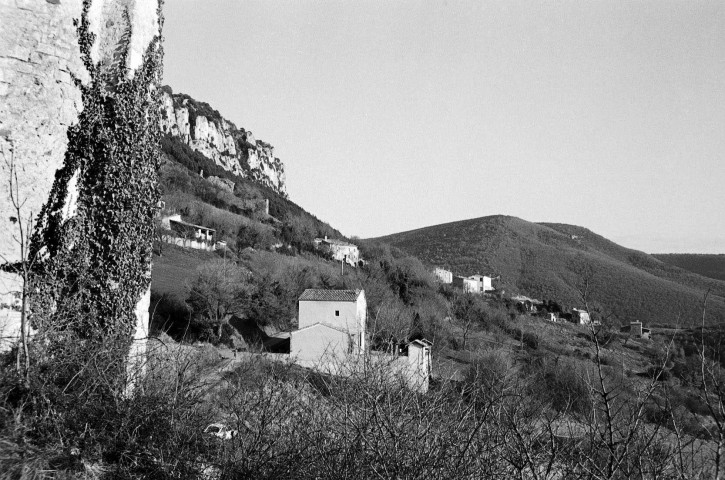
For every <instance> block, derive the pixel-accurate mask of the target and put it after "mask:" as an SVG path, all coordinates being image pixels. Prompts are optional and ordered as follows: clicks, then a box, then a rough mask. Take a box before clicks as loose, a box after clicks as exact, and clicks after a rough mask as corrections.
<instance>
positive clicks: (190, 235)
mask: <svg viewBox="0 0 725 480" xmlns="http://www.w3.org/2000/svg"><path fill="white" fill-rule="evenodd" d="M161 226H162V227H163V228H165V229H167V230H169V231H170V233H169V234H167V235H164V236H163V240H164V241H165V242H167V243H173V244H174V245H178V246H180V247H188V248H195V249H197V250H214V249H215V244H214V235H215V234H216V230H214V229H213V228H209V227H203V226H201V225H194V224H193V223H187V222H185V221H183V220H182V219H181V215H179V214H176V215H169V216H165V217H162V218H161Z"/></svg>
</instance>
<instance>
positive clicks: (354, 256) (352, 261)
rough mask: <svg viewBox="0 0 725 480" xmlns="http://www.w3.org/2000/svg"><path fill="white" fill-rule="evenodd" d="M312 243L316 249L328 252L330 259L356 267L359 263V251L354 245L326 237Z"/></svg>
mask: <svg viewBox="0 0 725 480" xmlns="http://www.w3.org/2000/svg"><path fill="white" fill-rule="evenodd" d="M314 243H315V246H316V247H317V248H319V249H321V250H325V251H328V252H330V253H331V254H332V258H334V259H335V260H337V261H338V262H345V263H347V264H349V265H353V266H357V264H358V262H359V261H360V250H359V249H358V247H357V245H355V244H352V243H349V242H346V241H344V240H337V239H334V238H327V235H325V238H316V239H315V240H314Z"/></svg>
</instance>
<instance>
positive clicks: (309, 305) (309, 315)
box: [298, 291, 367, 353]
mask: <svg viewBox="0 0 725 480" xmlns="http://www.w3.org/2000/svg"><path fill="white" fill-rule="evenodd" d="M366 315H367V301H366V299H365V292H364V291H361V292H360V294H359V295H358V297H357V301H355V302H344V301H321V300H300V302H299V316H298V319H299V321H298V323H299V329H303V328H305V327H310V326H312V325H314V324H316V323H321V324H324V325H329V326H331V327H334V328H338V329H342V330H344V331H346V332H348V333H349V334H351V335H354V336H355V338H356V340H357V343H358V345H359V352H364V351H365V348H366V344H365V334H366V328H365V327H366ZM356 353H357V352H356Z"/></svg>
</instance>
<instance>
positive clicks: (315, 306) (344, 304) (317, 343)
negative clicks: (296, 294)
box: [290, 288, 367, 361]
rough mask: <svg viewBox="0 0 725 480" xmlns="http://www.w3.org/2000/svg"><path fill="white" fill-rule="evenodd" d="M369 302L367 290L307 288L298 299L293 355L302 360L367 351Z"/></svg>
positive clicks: (291, 343)
mask: <svg viewBox="0 0 725 480" xmlns="http://www.w3.org/2000/svg"><path fill="white" fill-rule="evenodd" d="M366 316H367V301H366V299H365V291H364V290H321V289H311V288H309V289H307V290H305V291H304V292H302V295H300V298H299V312H298V317H297V318H298V321H299V328H298V330H295V331H293V332H292V334H291V337H290V354H291V355H292V356H293V357H295V358H297V359H298V360H303V361H316V360H320V359H321V358H323V357H325V356H327V357H343V356H345V355H347V354H361V353H364V352H365V335H366V321H367V319H366Z"/></svg>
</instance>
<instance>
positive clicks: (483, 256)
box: [378, 216, 725, 325]
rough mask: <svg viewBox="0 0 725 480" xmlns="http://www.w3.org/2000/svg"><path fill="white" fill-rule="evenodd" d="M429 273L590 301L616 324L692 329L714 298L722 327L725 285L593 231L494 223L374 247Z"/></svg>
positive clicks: (436, 229)
mask: <svg viewBox="0 0 725 480" xmlns="http://www.w3.org/2000/svg"><path fill="white" fill-rule="evenodd" d="M378 240H380V241H384V242H388V243H390V244H392V245H395V246H397V247H399V248H401V249H403V250H405V251H406V252H408V253H410V254H412V255H415V256H417V257H418V258H420V259H421V260H422V261H423V262H425V263H426V264H427V265H438V266H443V267H447V268H449V269H452V270H453V271H454V273H456V274H458V275H472V274H475V273H481V274H490V275H492V276H499V275H500V277H501V284H500V286H501V288H502V289H504V290H507V291H518V292H522V293H524V294H526V295H529V296H531V297H534V298H538V299H542V300H546V299H554V300H557V301H559V302H561V303H564V304H567V305H571V306H581V305H580V302H581V290H582V288H583V287H584V285H585V284H588V289H589V296H590V301H591V302H592V303H595V304H597V305H598V307H599V308H600V310H601V311H602V312H603V313H606V314H607V315H608V316H611V317H613V318H616V319H617V320H618V321H621V322H623V323H624V322H628V321H631V320H641V321H643V322H645V323H651V324H680V325H683V324H684V325H691V324H692V322H697V321H698V320H699V306H701V304H702V298H703V295H704V293H705V292H706V291H707V290H708V289H709V290H710V291H711V296H712V297H711V301H710V309H711V312H712V315H711V319H712V321H713V322H720V321H722V320H723V319H725V282H722V281H718V280H713V279H708V278H703V277H701V276H699V275H695V274H692V273H689V272H685V271H683V270H681V269H678V268H675V267H672V266H670V265H667V264H665V263H663V262H661V261H659V260H657V259H655V258H653V257H652V256H650V255H647V254H645V253H642V252H638V251H636V250H630V249H627V248H624V247H621V246H619V245H617V244H615V243H613V242H611V241H609V240H607V239H605V238H603V237H601V236H599V235H596V234H595V233H592V232H591V231H589V230H587V229H585V228H581V227H576V226H571V225H561V224H536V223H531V222H527V221H525V220H521V219H518V218H514V217H505V216H493V217H483V218H479V219H473V220H465V221H460V222H453V223H448V224H443V225H437V226H433V227H427V228H422V229H418V230H413V231H410V232H403V233H398V234H394V235H389V236H386V237H382V238H380V239H378Z"/></svg>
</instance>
